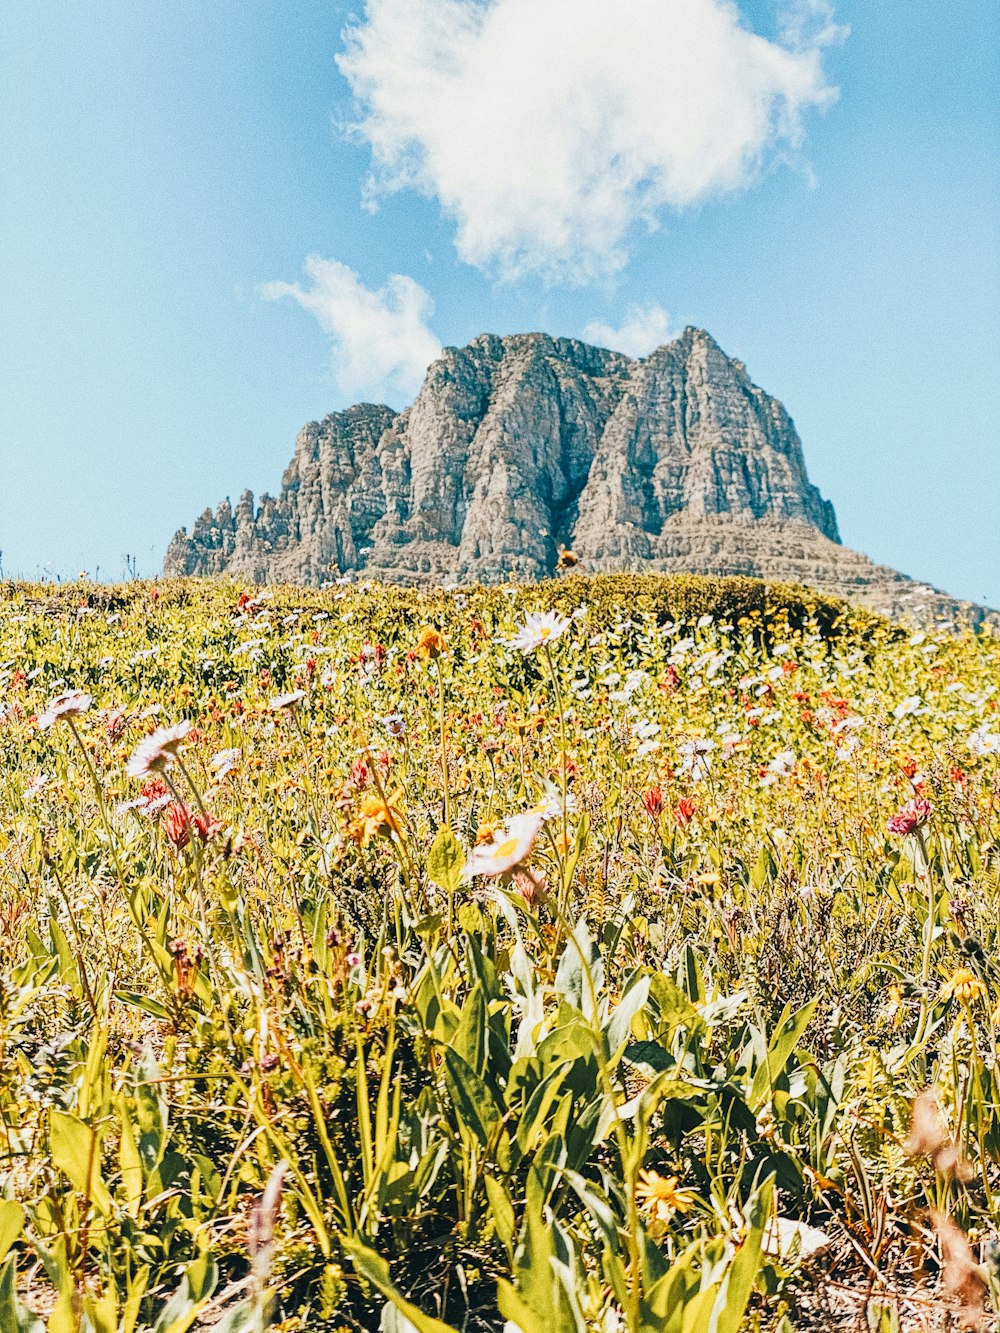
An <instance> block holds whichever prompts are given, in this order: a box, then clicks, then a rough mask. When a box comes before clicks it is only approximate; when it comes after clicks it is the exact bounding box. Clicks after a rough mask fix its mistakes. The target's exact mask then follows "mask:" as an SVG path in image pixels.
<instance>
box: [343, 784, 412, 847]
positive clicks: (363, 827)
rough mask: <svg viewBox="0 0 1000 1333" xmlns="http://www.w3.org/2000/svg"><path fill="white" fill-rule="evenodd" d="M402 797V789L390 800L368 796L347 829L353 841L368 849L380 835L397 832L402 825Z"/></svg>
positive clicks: (395, 792)
mask: <svg viewBox="0 0 1000 1333" xmlns="http://www.w3.org/2000/svg"><path fill="white" fill-rule="evenodd" d="M402 795H403V791H402V788H398V789H397V790H396V791H394V792H393V793H392V795H391V796H390V797H389V798H388V800H383V799H382V797H381V796H366V797H365V798H364V800H363V801H362V802H361V805H360V806H359V807H358V813H357V814H356V815H355V816H354V818H353V819H352V820H351V822H350V824H349V825H348V827H347V834H348V837H349V838H350V839H351V841H352V842H355V843H357V845H358V846H359V847H367V846H368V844H369V843H370V842H371V840H372V838H374V837H376V836H377V835H378V834H380V833H385V834H390V833H393V832H396V831H397V830H398V829H399V825H400V813H399V809H398V805H399V801H400V799H401V798H402Z"/></svg>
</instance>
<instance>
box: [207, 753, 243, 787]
mask: <svg viewBox="0 0 1000 1333" xmlns="http://www.w3.org/2000/svg"><path fill="white" fill-rule="evenodd" d="M239 758H240V752H239V750H220V751H219V752H218V754H213V755H212V757H211V759H210V760H209V761H208V766H209V768H210V769H211V770H212V772H213V773H214V774H215V779H216V781H217V782H221V781H222V779H223V778H225V777H228V776H229V774H230V773H231V772H232V771H233V769H234V768H235V767H236V765H237V763H238V762H239Z"/></svg>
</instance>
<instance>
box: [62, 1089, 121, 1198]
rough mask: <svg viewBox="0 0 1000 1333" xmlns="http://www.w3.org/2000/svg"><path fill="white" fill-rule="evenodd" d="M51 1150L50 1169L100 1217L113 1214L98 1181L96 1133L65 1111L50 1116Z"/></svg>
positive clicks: (99, 1149)
mask: <svg viewBox="0 0 1000 1333" xmlns="http://www.w3.org/2000/svg"><path fill="white" fill-rule="evenodd" d="M50 1123H51V1131H50V1140H49V1141H50V1149H51V1153H52V1165H53V1166H55V1167H56V1168H57V1169H58V1170H60V1171H61V1172H62V1173H63V1175H65V1176H67V1177H68V1178H69V1181H70V1184H71V1185H72V1186H73V1188H74V1189H75V1190H76V1191H77V1192H78V1193H80V1194H82V1195H83V1196H84V1198H85V1199H87V1201H88V1202H89V1203H92V1204H93V1205H94V1207H95V1208H96V1209H97V1210H98V1212H99V1213H102V1214H103V1215H104V1216H105V1217H110V1216H111V1214H112V1212H113V1211H114V1208H113V1204H112V1202H111V1195H110V1194H109V1193H108V1187H107V1186H106V1185H105V1183H104V1181H103V1180H102V1179H101V1141H100V1135H99V1134H98V1132H97V1130H96V1129H93V1128H92V1127H91V1126H90V1125H87V1124H84V1122H83V1121H82V1120H78V1119H77V1118H76V1116H75V1115H70V1114H69V1112H68V1111H53V1112H52V1113H51V1122H50Z"/></svg>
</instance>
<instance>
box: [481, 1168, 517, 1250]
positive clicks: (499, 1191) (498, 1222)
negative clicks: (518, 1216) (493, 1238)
mask: <svg viewBox="0 0 1000 1333" xmlns="http://www.w3.org/2000/svg"><path fill="white" fill-rule="evenodd" d="M486 1197H487V1198H488V1199H489V1201H490V1214H491V1216H492V1218H493V1224H494V1226H495V1227H496V1232H497V1235H498V1236H499V1237H500V1239H501V1241H503V1243H504V1245H505V1247H506V1248H507V1249H508V1250H509V1249H510V1247H511V1246H512V1245H513V1243H514V1224H515V1219H514V1205H513V1204H512V1203H511V1201H510V1195H509V1194H508V1193H507V1191H506V1190H505V1189H504V1187H503V1185H501V1184H500V1182H499V1180H495V1179H494V1178H493V1176H490V1175H487V1176H486Z"/></svg>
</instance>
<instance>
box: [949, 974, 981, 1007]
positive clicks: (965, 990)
mask: <svg viewBox="0 0 1000 1333" xmlns="http://www.w3.org/2000/svg"><path fill="white" fill-rule="evenodd" d="M988 996H989V992H988V991H987V989H986V986H985V984H984V983H983V982H982V981H980V980H979V978H978V977H977V976H976V974H975V973H974V972H970V971H969V969H968V968H967V967H960V968H957V969H956V971H954V972H953V973H952V974H951V976H950V977H949V978H948V980H947V981H946V982H945V983H944V985H943V986H942V987H941V999H942V1000H950V999H952V998H953V997H954V999H956V1000H958V1001H959V1003H960V1004H972V1002H973V1001H974V1000H985V999H987V998H988Z"/></svg>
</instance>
